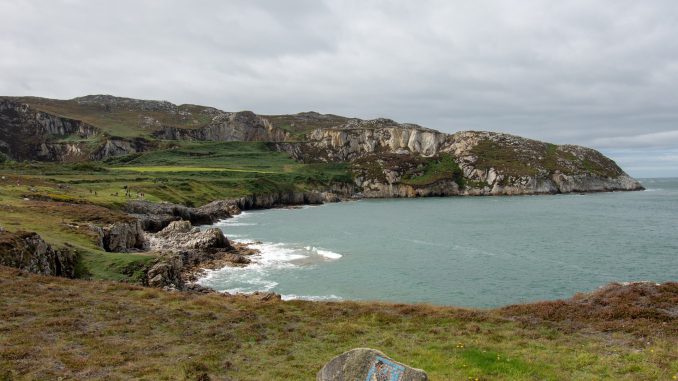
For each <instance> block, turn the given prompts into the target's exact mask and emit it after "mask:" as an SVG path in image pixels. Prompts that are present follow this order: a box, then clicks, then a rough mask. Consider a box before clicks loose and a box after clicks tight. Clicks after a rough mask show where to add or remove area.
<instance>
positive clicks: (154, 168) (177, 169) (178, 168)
mask: <svg viewBox="0 0 678 381" xmlns="http://www.w3.org/2000/svg"><path fill="white" fill-rule="evenodd" d="M110 169H111V170H114V171H132V172H251V173H268V174H274V173H277V172H270V171H258V170H251V169H233V168H210V167H181V166H160V165H158V166H148V167H134V166H130V167H111V168H110Z"/></svg>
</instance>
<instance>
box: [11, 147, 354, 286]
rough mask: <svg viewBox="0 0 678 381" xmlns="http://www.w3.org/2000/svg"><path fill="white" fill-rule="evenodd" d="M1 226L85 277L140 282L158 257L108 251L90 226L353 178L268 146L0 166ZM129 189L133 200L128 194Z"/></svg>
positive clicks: (338, 169) (340, 166)
mask: <svg viewBox="0 0 678 381" xmlns="http://www.w3.org/2000/svg"><path fill="white" fill-rule="evenodd" d="M0 176H2V177H4V179H2V178H0V226H3V227H5V228H7V229H9V230H11V231H16V230H27V231H35V232H37V233H38V234H40V235H41V236H42V237H43V238H44V239H45V240H46V241H47V242H49V243H51V244H54V245H56V246H58V247H61V246H64V245H66V244H69V245H71V246H73V247H74V248H75V249H77V250H78V251H79V252H80V253H81V254H82V258H83V266H84V268H83V273H84V274H86V276H91V277H94V278H97V279H114V280H124V279H128V280H134V279H133V278H134V276H135V272H134V269H137V268H139V266H140V265H143V264H144V263H148V262H149V261H150V260H152V257H149V256H148V255H142V254H133V253H131V254H124V253H106V252H103V251H101V250H100V249H99V248H98V247H97V246H96V244H95V237H94V235H93V234H92V232H91V230H90V229H88V228H87V226H86V224H87V223H95V224H98V225H105V224H108V223H111V222H115V221H116V220H120V219H125V218H127V217H126V216H125V215H124V214H123V213H121V212H117V210H118V209H119V208H120V207H121V206H122V205H123V204H125V203H126V202H128V201H129V200H136V199H140V198H141V194H142V193H143V194H144V197H143V199H145V200H149V201H154V202H160V201H168V202H172V203H178V204H185V205H188V206H200V205H202V204H206V203H208V202H210V201H214V200H220V199H228V198H235V197H240V196H245V195H250V194H265V193H271V192H278V191H290V190H294V191H304V190H310V189H315V188H322V187H325V186H326V185H328V184H330V183H336V182H346V181H350V177H349V175H348V172H347V171H346V169H345V166H344V164H300V163H297V162H295V161H294V160H292V159H290V158H288V157H287V156H286V155H284V154H282V153H278V152H274V151H271V150H269V149H268V148H267V146H266V144H265V143H255V142H251V143H247V142H237V143H210V142H172V143H171V144H169V143H168V144H166V145H165V146H164V147H162V149H160V150H158V151H152V152H147V153H142V154H135V155H128V156H123V157H119V158H115V159H112V160H109V161H108V162H92V163H82V164H58V163H28V164H22V163H4V164H0ZM125 187H128V188H130V189H131V190H132V192H131V196H132V197H125Z"/></svg>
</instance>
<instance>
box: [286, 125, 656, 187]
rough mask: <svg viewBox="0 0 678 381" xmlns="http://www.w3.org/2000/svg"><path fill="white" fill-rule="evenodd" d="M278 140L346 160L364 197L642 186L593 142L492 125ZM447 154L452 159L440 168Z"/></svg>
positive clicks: (388, 128)
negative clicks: (532, 135)
mask: <svg viewBox="0 0 678 381" xmlns="http://www.w3.org/2000/svg"><path fill="white" fill-rule="evenodd" d="M276 147H277V149H279V150H282V151H286V152H288V153H289V154H290V155H292V156H293V157H294V158H296V159H297V160H301V161H306V162H309V161H310V162H312V161H351V162H352V171H353V174H354V178H355V181H356V185H358V186H359V187H361V188H362V191H363V195H364V196H366V197H417V196H431V195H457V194H459V195H502V194H506V195H510V194H540V193H547V194H548V193H569V192H599V191H614V190H639V189H643V188H642V186H641V185H640V183H638V182H637V181H636V180H634V179H633V178H631V177H630V176H628V175H627V174H626V173H624V171H622V170H621V168H619V166H617V164H616V163H615V162H614V161H612V160H610V159H609V158H607V157H605V156H604V155H602V154H601V153H600V152H598V151H595V150H592V149H590V148H585V147H579V146H572V145H562V146H557V145H554V144H549V143H543V142H539V141H536V140H531V139H526V138H521V137H518V136H513V135H508V134H500V133H493V132H476V131H465V132H458V133H455V134H451V135H447V134H444V133H441V132H437V131H433V130H429V129H424V128H422V127H419V126H416V125H410V124H402V125H399V124H397V123H395V122H393V121H390V120H384V119H378V120H375V121H370V122H368V121H361V122H351V123H347V124H345V125H342V126H339V127H333V128H327V129H318V130H315V131H313V132H312V133H311V134H309V135H308V140H307V141H305V142H299V143H283V144H278V145H276ZM445 157H449V158H451V159H452V161H454V163H448V165H444V166H442V167H441V166H440V162H441V158H445ZM443 161H444V160H443Z"/></svg>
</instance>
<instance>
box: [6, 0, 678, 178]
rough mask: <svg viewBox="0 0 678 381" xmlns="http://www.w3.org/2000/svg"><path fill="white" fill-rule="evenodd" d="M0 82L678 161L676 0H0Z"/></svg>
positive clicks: (652, 166)
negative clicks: (494, 134)
mask: <svg viewBox="0 0 678 381" xmlns="http://www.w3.org/2000/svg"><path fill="white" fill-rule="evenodd" d="M0 19H1V20H2V21H1V22H0V52H2V53H0V95H33V96H42V97H50V98H61V99H68V98H73V97H77V96H82V95H86V94H112V95H117V96H126V97H132V98H142V99H159V100H168V101H170V102H173V103H177V104H182V103H193V104H202V105H208V106H214V107H217V108H220V109H222V110H226V111H238V110H252V111H254V112H256V113H259V114H289V113H297V112H302V111H311V110H313V111H318V112H322V113H332V114H339V115H345V116H352V117H359V118H365V119H372V118H377V117H388V118H391V119H394V120H396V121H399V122H412V123H417V124H420V125H423V126H426V127H430V128H435V129H438V130H441V131H445V132H454V131H461V130H489V131H499V132H507V133H512V134H517V135H521V136H525V137H530V138H535V139H540V140H546V141H550V142H553V143H558V144H565V143H567V144H580V145H585V146H589V147H593V148H596V149H599V150H601V151H602V152H603V153H605V154H607V155H609V156H610V157H612V158H613V159H614V160H616V161H617V163H618V164H620V165H621V166H622V168H624V169H625V170H626V171H627V172H628V173H629V174H631V175H632V176H637V177H663V176H678V43H677V42H676V41H677V40H676V38H677V37H676V36H678V1H675V0H666V1H663V0H644V1H637V0H634V1H628V0H568V1H553V0H548V1H546V0H544V1H540V0H515V1H512V0H474V1H461V0H458V1H457V0H440V1H437V0H431V1H428V0H421V1H411V0H406V1H381V0H345V1H342V0H335V1H322V0H285V1H283V0H270V1H256V0H242V1H238V0H230V1H219V0H214V1H209V0H194V1H171V0H167V1H145V0H134V1H122V0H116V1H111V0H106V1H99V0H83V1H78V0H68V1H66V0H61V1H59V0H43V1H39V0H23V1H16V0H0Z"/></svg>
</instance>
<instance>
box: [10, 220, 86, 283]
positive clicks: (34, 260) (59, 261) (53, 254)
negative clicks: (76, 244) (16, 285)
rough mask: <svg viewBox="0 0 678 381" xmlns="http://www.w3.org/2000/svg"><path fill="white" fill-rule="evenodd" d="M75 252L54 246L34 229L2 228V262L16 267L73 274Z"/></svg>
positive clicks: (44, 273) (34, 270) (39, 271)
mask: <svg viewBox="0 0 678 381" xmlns="http://www.w3.org/2000/svg"><path fill="white" fill-rule="evenodd" d="M75 263H76V254H75V253H74V252H73V251H70V250H67V249H59V250H55V249H53V248H52V246H50V245H49V244H48V243H46V242H45V241H44V240H43V239H42V238H41V237H40V235H38V234H37V233H33V232H25V231H18V232H13V233H12V232H8V231H6V230H4V229H0V265H4V266H11V267H16V268H19V269H22V270H26V271H30V272H33V273H36V274H43V275H54V276H63V277H68V278H73V277H74V276H75Z"/></svg>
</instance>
